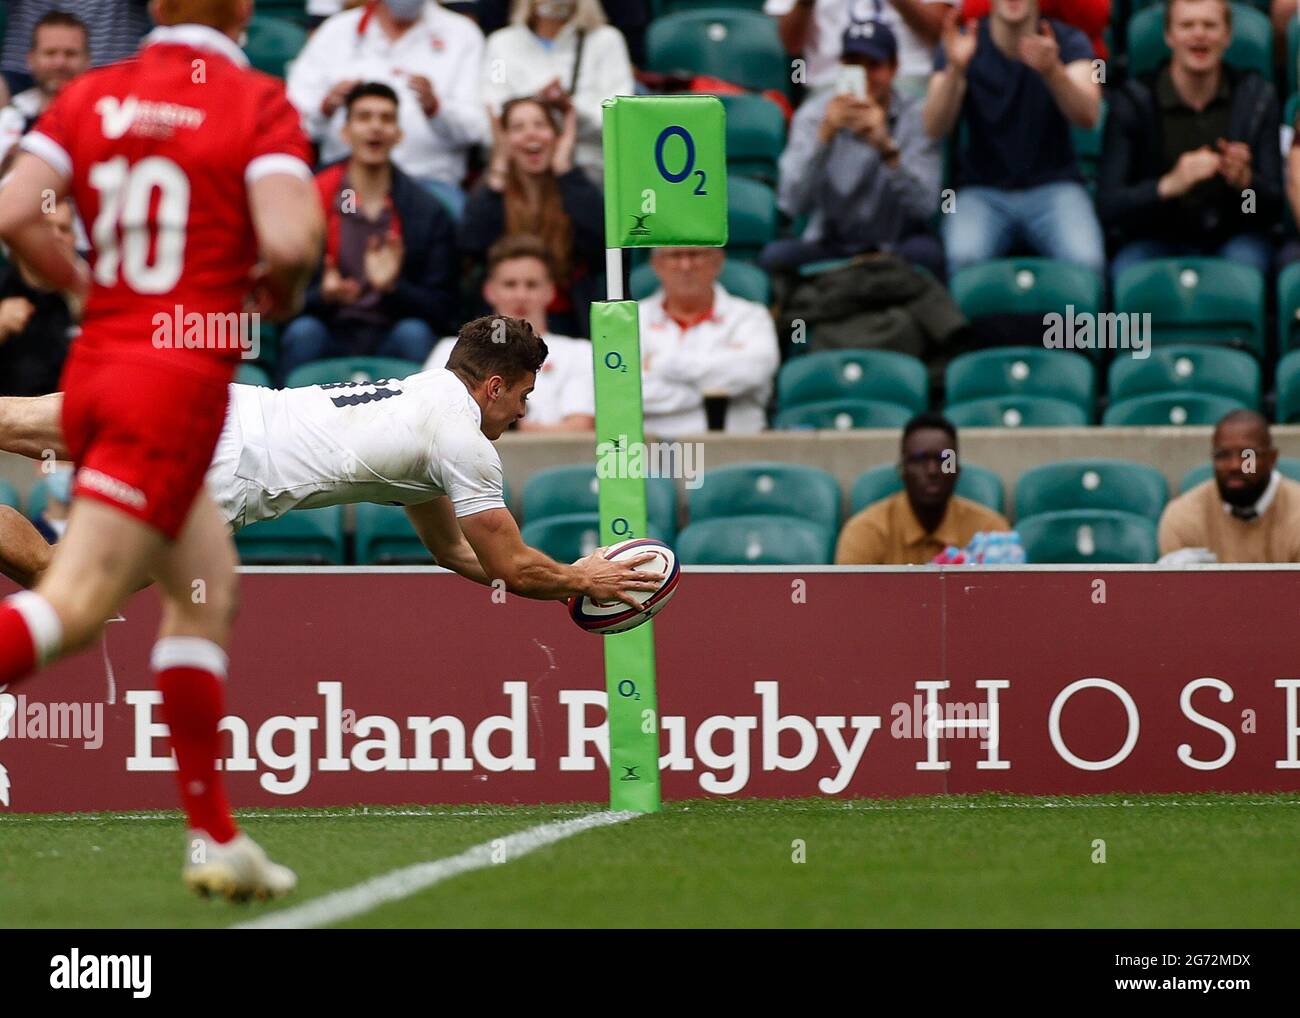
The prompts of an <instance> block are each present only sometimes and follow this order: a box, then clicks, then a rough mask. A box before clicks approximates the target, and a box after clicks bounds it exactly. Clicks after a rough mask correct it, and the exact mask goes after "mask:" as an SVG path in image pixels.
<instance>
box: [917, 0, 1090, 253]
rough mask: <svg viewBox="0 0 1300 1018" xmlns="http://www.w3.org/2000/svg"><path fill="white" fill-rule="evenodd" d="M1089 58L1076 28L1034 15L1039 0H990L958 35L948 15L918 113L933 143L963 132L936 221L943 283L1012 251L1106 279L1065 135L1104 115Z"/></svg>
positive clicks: (1086, 199) (953, 19)
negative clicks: (948, 202)
mask: <svg viewBox="0 0 1300 1018" xmlns="http://www.w3.org/2000/svg"><path fill="white" fill-rule="evenodd" d="M1091 56H1092V47H1091V46H1090V45H1089V43H1088V38H1087V36H1085V35H1084V34H1083V33H1082V32H1080V31H1079V30H1078V29H1077V28H1071V27H1070V26H1069V25H1066V24H1064V23H1062V22H1059V21H1051V20H1040V19H1039V17H1038V4H1037V0H993V13H992V14H991V15H990V16H989V17H988V18H987V19H985V20H983V21H980V22H978V23H977V22H967V23H966V30H965V31H964V32H963V31H960V30H959V28H958V24H957V15H956V14H955V13H954V14H951V15H950V16H949V18H948V23H947V24H946V25H945V27H944V32H943V47H942V49H941V50H940V51H939V52H938V53H936V56H935V73H934V77H933V78H931V80H930V91H929V95H928V96H927V97H926V103H925V112H924V118H925V128H926V131H927V132H928V133H929V134H930V136H931V137H934V138H941V137H944V136H946V135H948V134H951V133H952V132H953V130H954V128H956V127H957V126H958V124H960V125H961V128H962V131H961V132H959V134H958V137H959V138H961V139H962V140H961V141H960V142H959V143H958V145H957V146H955V148H956V150H957V151H956V152H955V164H956V174H955V176H956V180H957V184H958V190H957V196H956V203H955V207H954V208H953V210H952V211H951V212H948V214H946V215H945V216H944V217H943V224H942V231H943V242H944V248H945V250H946V252H947V257H948V273H949V276H950V277H951V276H952V275H953V274H955V273H956V272H957V271H958V270H960V269H962V268H965V267H966V266H967V265H975V264H978V263H980V262H984V261H988V260H990V259H992V258H1000V257H1002V256H1004V255H1008V254H1011V253H1013V252H1014V251H1016V250H1017V249H1028V252H1029V253H1030V254H1035V255H1043V256H1045V257H1048V258H1058V259H1060V260H1062V261H1068V262H1073V263H1075V264H1077V265H1082V266H1085V267H1086V268H1089V269H1092V270H1093V271H1094V272H1096V273H1098V274H1099V275H1100V274H1102V273H1103V272H1104V270H1105V257H1106V254H1105V245H1104V242H1103V239H1102V233H1101V227H1100V225H1099V224H1098V223H1097V216H1096V213H1095V212H1094V211H1093V207H1092V200H1091V199H1090V198H1089V197H1088V192H1087V190H1086V189H1085V188H1084V186H1083V178H1082V176H1081V175H1080V173H1079V166H1078V160H1077V158H1076V157H1075V153H1074V144H1073V140H1072V139H1071V137H1070V125H1071V124H1075V125H1077V126H1079V127H1089V128H1090V127H1092V126H1093V125H1094V124H1095V123H1096V122H1097V117H1098V115H1099V114H1100V110H1101V88H1100V86H1099V85H1098V84H1097V82H1096V81H1095V80H1094V79H1093V69H1092V64H1091V60H1090V58H1091ZM945 211H947V210H945Z"/></svg>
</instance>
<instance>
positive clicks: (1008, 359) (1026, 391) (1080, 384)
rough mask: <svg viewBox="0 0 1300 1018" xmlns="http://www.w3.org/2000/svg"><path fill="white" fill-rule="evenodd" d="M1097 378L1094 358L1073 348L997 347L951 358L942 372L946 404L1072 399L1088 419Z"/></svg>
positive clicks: (1094, 398)
mask: <svg viewBox="0 0 1300 1018" xmlns="http://www.w3.org/2000/svg"><path fill="white" fill-rule="evenodd" d="M1096 376H1097V372H1096V369H1095V368H1094V367H1093V364H1092V361H1090V360H1089V359H1088V358H1087V357H1085V356H1084V355H1083V354H1080V353H1075V352H1074V351H1073V350H1047V349H1044V348H1043V347H1033V346H1007V347H997V348H994V349H992V350H978V351H976V352H974V353H967V354H962V355H961V356H960V357H955V358H953V360H952V361H950V362H949V364H948V367H947V370H945V371H944V376H943V380H944V396H945V398H946V399H947V400H948V402H949V403H965V402H967V401H969V400H977V399H984V398H986V397H990V396H1048V397H1051V398H1053V399H1057V400H1063V401H1065V402H1067V403H1073V404H1074V405H1075V406H1077V407H1078V408H1079V409H1080V410H1081V411H1082V412H1083V414H1084V415H1085V417H1087V418H1088V419H1091V417H1092V413H1093V404H1094V403H1095V402H1096V393H1097V377H1096ZM1085 423H1086V421H1085Z"/></svg>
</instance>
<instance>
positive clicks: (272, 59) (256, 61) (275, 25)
mask: <svg viewBox="0 0 1300 1018" xmlns="http://www.w3.org/2000/svg"><path fill="white" fill-rule="evenodd" d="M306 43H307V33H306V32H305V31H304V30H303V28H302V26H301V25H296V24H294V23H293V22H292V21H286V20H285V19H283V18H274V17H268V16H266V15H262V14H256V15H254V16H253V20H252V21H250V22H249V23H248V40H247V42H245V43H244V52H245V53H246V54H247V55H248V62H249V63H250V64H252V65H253V66H254V67H256V68H257V69H258V70H259V71H265V72H266V73H267V74H274V75H275V76H276V77H277V78H283V77H284V76H285V66H286V65H287V64H288V63H289V61H290V60H292V59H293V58H294V57H296V56H297V55H298V53H299V51H300V50H301V49H302V48H303V46H305V45H306Z"/></svg>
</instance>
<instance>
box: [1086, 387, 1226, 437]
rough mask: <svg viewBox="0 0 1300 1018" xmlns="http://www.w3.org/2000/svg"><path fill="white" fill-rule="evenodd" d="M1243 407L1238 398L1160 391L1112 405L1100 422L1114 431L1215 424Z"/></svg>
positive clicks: (1208, 393)
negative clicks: (1228, 413)
mask: <svg viewBox="0 0 1300 1018" xmlns="http://www.w3.org/2000/svg"><path fill="white" fill-rule="evenodd" d="M1244 406H1245V404H1244V403H1242V402H1241V400H1239V399H1233V398H1232V397H1231V396H1220V395H1218V394H1217V393H1213V392H1158V393H1155V394H1154V395H1151V396H1134V397H1133V398H1132V399H1122V400H1120V401H1119V402H1117V403H1112V404H1111V405H1110V407H1109V409H1107V411H1106V413H1105V416H1103V417H1102V421H1101V423H1102V424H1104V425H1106V426H1107V427H1111V428H1115V427H1120V428H1132V427H1152V426H1159V425H1170V424H1172V425H1184V424H1216V423H1217V422H1218V420H1219V418H1220V417H1222V416H1223V415H1224V414H1226V413H1227V412H1228V411H1230V410H1239V409H1241V408H1242V407H1244Z"/></svg>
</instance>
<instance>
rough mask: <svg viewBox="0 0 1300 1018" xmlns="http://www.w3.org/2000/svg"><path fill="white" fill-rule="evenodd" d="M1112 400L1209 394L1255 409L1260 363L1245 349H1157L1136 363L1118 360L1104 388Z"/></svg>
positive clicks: (1175, 346)
mask: <svg viewBox="0 0 1300 1018" xmlns="http://www.w3.org/2000/svg"><path fill="white" fill-rule="evenodd" d="M1107 391H1108V392H1109V394H1110V398H1111V400H1121V399H1131V398H1132V397H1134V396H1149V395H1152V394H1154V393H1177V392H1187V391H1195V392H1212V393H1216V394H1218V395H1220V396H1228V397H1231V398H1233V399H1239V400H1241V402H1242V403H1243V404H1245V405H1246V406H1248V407H1252V408H1255V409H1258V407H1259V402H1260V383H1259V362H1258V361H1257V360H1255V358H1254V357H1252V356H1251V355H1250V354H1248V353H1246V352H1245V351H1244V350H1229V349H1227V348H1226V347H1216V346H1186V345H1179V344H1175V345H1173V346H1158V347H1155V348H1154V349H1153V350H1152V351H1151V355H1150V356H1149V357H1147V358H1145V359H1142V360H1138V359H1137V358H1134V357H1117V358H1116V359H1115V360H1114V362H1112V364H1111V366H1110V379H1109V384H1108V386H1107Z"/></svg>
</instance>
